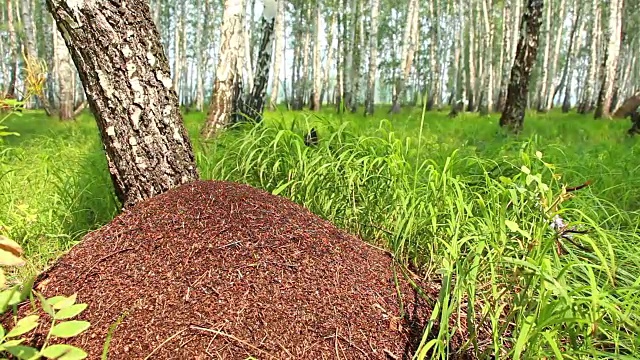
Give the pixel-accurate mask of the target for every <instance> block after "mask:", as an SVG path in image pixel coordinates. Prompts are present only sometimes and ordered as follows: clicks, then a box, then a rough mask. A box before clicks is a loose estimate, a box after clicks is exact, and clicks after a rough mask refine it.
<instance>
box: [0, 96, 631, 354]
mask: <svg viewBox="0 0 640 360" xmlns="http://www.w3.org/2000/svg"><path fill="white" fill-rule="evenodd" d="M446 115H447V114H446V113H445V112H442V113H426V114H423V113H421V112H420V110H419V109H416V110H414V111H405V112H403V113H402V114H397V115H388V116H387V115H386V109H380V110H379V111H378V115H377V116H375V117H372V118H364V117H362V116H360V115H352V114H348V115H337V114H335V113H333V112H332V111H331V110H330V109H327V110H325V111H323V112H322V113H320V114H314V113H309V112H297V113H289V112H274V113H268V114H267V116H266V121H265V123H264V124H262V125H260V126H257V127H253V128H251V127H247V126H244V127H238V128H236V129H231V130H229V131H227V132H225V133H224V134H222V135H221V136H220V137H219V138H218V139H217V140H216V141H215V142H212V143H203V142H201V141H199V139H198V136H197V134H198V130H199V127H200V125H201V123H202V121H203V114H199V113H191V114H189V115H187V116H186V124H187V127H188V129H189V132H190V133H191V135H192V140H193V142H194V144H195V148H196V157H197V161H198V166H199V168H200V171H201V175H202V177H203V178H207V179H226V180H233V181H239V182H243V183H248V184H251V185H254V186H257V187H260V188H263V189H266V190H268V191H271V192H273V193H276V194H279V195H282V196H286V197H288V198H290V199H292V200H293V201H295V202H298V203H300V204H303V205H305V206H306V207H308V208H309V209H310V210H311V211H313V212H314V213H316V214H318V215H320V216H322V217H324V218H327V219H330V220H331V221H333V222H334V223H336V224H337V225H338V226H340V227H342V228H345V229H347V230H349V231H351V232H353V233H356V234H358V235H360V236H361V237H362V238H364V239H366V240H368V241H370V242H373V243H376V244H378V245H381V246H384V247H387V248H389V249H391V250H392V251H393V252H394V254H395V256H396V259H398V260H399V261H402V262H403V263H405V264H407V265H409V266H410V267H411V268H412V269H414V270H416V271H418V270H419V273H420V274H423V275H424V277H425V278H426V279H428V280H430V281H435V282H437V283H439V284H440V285H441V290H440V296H439V298H438V299H434V305H435V311H434V312H433V316H432V322H431V323H430V324H429V326H428V327H427V328H426V329H425V333H424V339H423V343H422V346H421V348H420V351H419V352H418V354H416V357H418V358H430V357H435V358H440V359H446V358H449V357H450V356H451V351H453V349H451V348H450V347H449V345H448V344H449V340H450V338H451V336H452V334H453V333H455V332H456V331H459V328H464V329H468V331H469V333H470V335H471V336H470V337H469V341H468V343H467V344H465V346H467V347H468V348H469V349H472V350H473V351H474V352H475V353H476V354H477V355H478V356H480V357H483V358H489V357H490V358H494V357H500V358H513V359H531V358H542V357H549V358H555V357H564V358H570V359H578V358H580V359H583V358H610V359H611V358H618V359H623V358H627V359H632V358H637V357H639V356H640V340H639V339H638V334H640V331H639V330H640V329H639V328H638V327H639V326H640V321H639V319H638V317H639V316H640V297H639V296H638V295H637V294H638V291H640V280H639V279H640V250H638V249H639V247H640V235H639V233H640V232H639V229H640V213H639V211H638V210H639V209H640V176H639V175H640V161H638V159H640V141H639V140H638V139H630V138H627V137H626V134H625V132H626V128H627V127H628V125H629V124H628V123H627V122H622V121H615V122H611V121H595V120H593V119H592V118H591V117H585V116H581V115H577V114H560V113H557V112H552V113H550V114H547V115H543V116H541V115H537V114H529V116H528V118H527V120H526V123H525V131H524V133H523V134H521V135H520V136H518V137H513V136H507V135H505V134H503V133H502V132H501V131H500V130H499V128H498V127H497V116H492V117H490V118H481V117H478V116H477V115H474V114H470V115H465V116H461V117H459V118H456V119H449V118H448V117H447V116H446ZM5 124H6V125H8V126H9V127H10V129H11V130H13V131H17V132H19V133H21V135H22V136H20V137H13V138H7V139H6V141H5V144H4V145H0V146H2V147H3V148H2V149H1V150H0V209H2V212H0V225H1V226H3V227H4V230H2V231H1V232H2V233H5V234H6V235H8V236H9V237H11V238H13V239H15V240H16V241H18V242H19V243H20V244H22V245H23V246H24V247H25V251H26V253H27V257H28V258H29V260H30V262H29V263H30V264H31V268H30V269H29V271H38V270H40V269H42V267H43V266H45V265H46V264H47V263H49V262H50V261H52V260H53V259H55V258H56V257H57V256H59V254H60V253H61V252H63V251H65V250H66V249H68V248H69V247H70V246H72V245H73V244H74V243H76V242H77V241H78V240H79V239H80V238H81V237H82V235H83V234H85V233H86V232H87V231H90V230H92V229H95V228H97V227H99V226H100V225H102V224H105V223H107V222H108V221H110V219H111V218H112V217H113V216H114V215H115V214H116V201H115V200H114V196H113V194H112V187H111V183H110V179H109V176H108V173H107V170H106V161H105V159H104V156H103V154H102V151H101V145H100V140H99V136H98V133H97V130H96V127H95V124H94V123H93V120H92V118H91V117H90V116H84V117H82V118H81V119H80V120H79V121H78V122H77V123H75V124H61V123H58V122H56V121H55V120H51V119H46V118H45V117H43V116H42V115H40V114H28V115H27V116H24V117H22V118H16V119H13V120H11V121H8V122H6V123H5ZM311 126H315V127H316V128H317V129H319V135H320V139H321V142H320V145H319V146H318V147H316V148H308V147H306V146H304V144H303V136H304V134H305V133H306V131H307V130H308V129H309V128H310V127H311ZM540 154H542V158H541V159H540V158H538V155H540ZM587 180H590V181H592V182H593V184H592V185H591V186H589V187H587V188H586V189H583V190H580V191H578V192H576V193H575V194H574V195H575V196H574V198H573V199H570V200H567V201H564V202H563V203H562V204H561V206H559V207H558V209H557V211H554V210H550V211H546V210H547V208H548V207H550V205H551V204H554V202H555V201H556V200H557V199H558V198H559V194H560V192H561V189H562V185H563V184H566V185H568V186H575V185H579V184H582V183H584V182H585V181H587ZM541 202H542V203H544V204H545V205H541ZM545 206H546V207H545ZM555 214H559V215H561V216H562V218H564V219H565V220H567V221H569V222H570V224H571V226H576V227H578V228H580V229H584V230H585V231H587V233H586V234H574V236H573V239H572V240H567V239H562V240H560V241H558V240H557V239H556V238H557V236H556V233H555V231H553V230H552V229H551V228H550V227H549V220H550V218H551V217H552V216H553V215H555ZM18 275H19V276H23V275H24V274H18ZM487 337H488V339H489V340H490V341H485V339H487Z"/></svg>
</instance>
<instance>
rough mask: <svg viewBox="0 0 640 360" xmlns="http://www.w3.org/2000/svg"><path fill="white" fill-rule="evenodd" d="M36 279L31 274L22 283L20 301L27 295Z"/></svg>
mask: <svg viewBox="0 0 640 360" xmlns="http://www.w3.org/2000/svg"><path fill="white" fill-rule="evenodd" d="M35 281H36V277H35V276H32V277H30V278H28V279H27V281H25V282H24V283H22V291H20V301H24V300H26V299H27V298H28V297H29V294H31V291H32V290H33V283H34V282H35Z"/></svg>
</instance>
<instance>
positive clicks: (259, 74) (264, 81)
mask: <svg viewBox="0 0 640 360" xmlns="http://www.w3.org/2000/svg"><path fill="white" fill-rule="evenodd" d="M279 1H284V0H279ZM277 8H278V5H277V1H275V0H264V10H263V11H262V16H261V18H260V34H262V35H261V36H262V38H261V39H260V45H259V48H258V54H257V56H256V73H255V79H254V83H253V88H251V93H250V94H249V96H248V97H247V99H246V100H245V101H244V102H243V113H244V115H246V116H247V117H248V118H249V120H251V121H255V122H260V121H262V112H263V110H264V103H265V101H266V97H267V85H268V84H269V69H271V55H272V54H273V36H274V26H275V19H276V13H277V11H278V10H277Z"/></svg>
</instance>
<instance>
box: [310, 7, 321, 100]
mask: <svg viewBox="0 0 640 360" xmlns="http://www.w3.org/2000/svg"><path fill="white" fill-rule="evenodd" d="M320 10H321V9H320V2H318V3H317V4H316V14H315V21H314V26H313V91H312V92H311V106H310V108H311V110H315V111H319V110H320V93H321V92H322V66H321V64H320V41H321V38H320V34H321V31H320V21H321V20H322V11H320Z"/></svg>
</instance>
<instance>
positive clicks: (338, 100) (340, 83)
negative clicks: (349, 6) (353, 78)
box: [334, 13, 345, 113]
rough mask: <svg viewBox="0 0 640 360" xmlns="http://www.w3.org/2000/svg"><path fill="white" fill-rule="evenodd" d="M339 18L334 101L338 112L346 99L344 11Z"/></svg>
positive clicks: (342, 107)
mask: <svg viewBox="0 0 640 360" xmlns="http://www.w3.org/2000/svg"><path fill="white" fill-rule="evenodd" d="M337 19H338V26H337V45H336V46H337V49H336V54H337V56H336V73H337V76H336V77H337V79H336V88H335V90H334V94H335V96H334V102H335V105H336V112H337V113H341V112H342V111H343V109H344V106H343V99H344V69H343V68H344V62H343V61H342V56H341V55H342V54H343V52H344V44H343V39H344V37H343V36H342V35H343V34H344V27H343V26H341V25H344V22H345V16H344V13H340V14H339V15H338V16H337ZM340 29H343V30H342V31H343V33H341V30H340Z"/></svg>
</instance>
